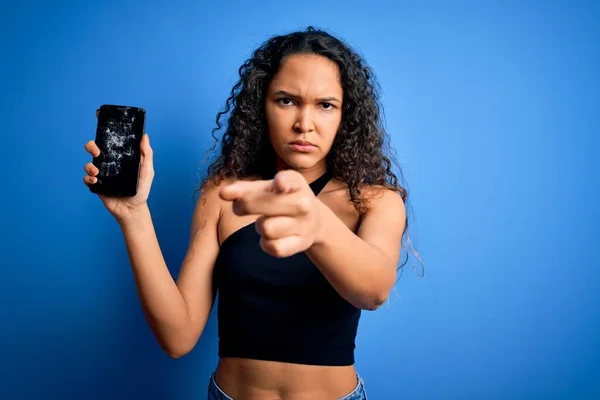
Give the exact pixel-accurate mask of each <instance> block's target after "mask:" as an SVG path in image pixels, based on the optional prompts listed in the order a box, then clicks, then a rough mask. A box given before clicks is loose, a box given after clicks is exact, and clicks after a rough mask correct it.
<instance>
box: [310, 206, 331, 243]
mask: <svg viewBox="0 0 600 400" xmlns="http://www.w3.org/2000/svg"><path fill="white" fill-rule="evenodd" d="M316 214H317V229H316V233H315V239H314V241H313V246H322V245H324V244H325V242H326V240H327V238H328V236H329V228H330V227H331V223H330V219H331V210H330V209H329V207H327V206H326V205H325V204H323V202H321V201H320V200H318V199H317V213H316Z"/></svg>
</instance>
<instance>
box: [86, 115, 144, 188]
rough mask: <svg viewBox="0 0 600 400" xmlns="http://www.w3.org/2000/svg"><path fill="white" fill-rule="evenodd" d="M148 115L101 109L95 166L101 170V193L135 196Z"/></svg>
mask: <svg viewBox="0 0 600 400" xmlns="http://www.w3.org/2000/svg"><path fill="white" fill-rule="evenodd" d="M144 118H145V112H144V111H143V110H142V109H139V108H136V107H127V106H102V107H101V108H100V113H99V116H98V127H97V132H96V144H97V145H98V147H99V148H100V152H101V154H100V156H99V157H96V158H95V159H94V164H95V165H96V166H97V167H98V169H99V170H100V172H99V174H98V183H99V185H98V186H99V187H102V188H101V189H98V191H99V192H102V193H105V194H113V195H134V194H135V191H136V189H137V178H138V170H139V162H140V148H139V146H140V140H141V137H142V134H143V130H144Z"/></svg>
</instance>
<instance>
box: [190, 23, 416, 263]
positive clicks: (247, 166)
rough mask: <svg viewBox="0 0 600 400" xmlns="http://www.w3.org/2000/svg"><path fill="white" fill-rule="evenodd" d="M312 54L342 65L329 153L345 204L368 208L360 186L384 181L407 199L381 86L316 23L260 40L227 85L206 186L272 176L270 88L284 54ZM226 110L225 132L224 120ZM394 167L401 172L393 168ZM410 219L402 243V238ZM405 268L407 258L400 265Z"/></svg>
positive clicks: (346, 47) (353, 53) (357, 57)
mask: <svg viewBox="0 0 600 400" xmlns="http://www.w3.org/2000/svg"><path fill="white" fill-rule="evenodd" d="M294 54H315V55H319V56H323V57H326V58H328V59H329V60H331V61H333V62H335V63H336V64H337V66H338V67H339V71H340V76H341V86H342V90H343V93H344V101H343V106H342V122H341V124H340V127H339V130H338V132H337V134H336V137H335V140H334V142H333V145H332V148H331V150H330V152H329V153H328V155H327V156H326V164H327V168H328V170H330V171H331V173H332V174H333V176H334V177H335V178H336V179H338V180H340V181H342V182H344V183H345V184H346V185H347V186H348V193H349V197H350V201H351V202H352V203H353V205H354V207H355V209H356V210H357V211H358V213H359V215H361V216H362V215H364V214H365V213H366V212H367V211H368V209H369V201H368V199H367V198H366V196H364V194H363V193H362V192H361V187H364V186H365V185H381V186H384V187H387V188H389V189H392V190H394V191H396V192H398V193H399V194H400V196H401V197H402V199H403V200H404V202H405V203H406V202H407V197H408V194H407V190H406V189H405V187H403V186H401V184H400V183H399V179H398V176H400V178H402V173H401V171H400V168H399V167H398V166H397V163H396V162H395V159H394V157H393V154H392V150H391V147H390V145H389V138H388V135H387V134H386V131H385V129H384V127H383V123H382V122H383V121H382V114H383V111H382V108H381V106H380V104H379V85H378V83H377V81H376V78H375V76H374V74H373V72H372V70H371V68H370V67H369V66H368V65H367V64H366V63H365V61H364V60H363V59H362V58H361V56H360V55H359V54H358V53H357V52H356V51H355V50H353V49H352V48H351V47H350V46H349V45H348V44H346V43H344V42H343V41H342V40H340V39H338V38H336V37H334V36H332V35H331V34H329V33H327V32H325V31H323V30H320V29H315V28H313V27H308V28H307V29H306V30H304V31H298V32H292V33H289V34H286V35H279V36H274V37H272V38H270V39H269V40H267V41H266V42H264V43H263V44H262V45H261V46H260V47H258V48H257V49H256V50H255V51H254V52H253V54H252V56H251V57H250V58H249V59H248V60H246V61H245V62H244V63H243V64H242V66H241V67H240V68H239V71H238V73H239V80H238V81H237V83H236V84H235V85H234V86H233V88H232V89H231V93H230V95H229V97H228V98H227V100H226V102H225V107H224V109H223V110H222V111H220V112H219V113H217V117H216V127H215V128H214V129H213V130H212V136H213V138H214V139H215V142H214V145H213V146H212V147H211V148H210V149H209V150H208V152H211V151H213V150H214V149H215V147H216V146H217V144H218V143H219V142H220V144H221V146H220V153H218V154H217V156H216V158H215V159H214V160H213V161H212V163H210V165H209V166H208V170H207V175H206V177H205V178H204V180H203V181H202V185H201V187H203V186H204V185H205V184H206V182H207V181H209V180H211V181H212V182H214V183H215V184H219V182H221V181H222V180H223V179H235V180H238V179H243V178H246V177H249V176H254V175H257V174H260V175H262V176H264V175H265V174H269V173H272V171H273V169H274V166H275V153H274V150H273V148H272V146H271V144H270V141H269V136H268V131H267V121H266V116H265V110H264V97H265V94H266V92H267V88H268V86H269V84H270V82H271V80H272V79H273V77H274V76H275V74H276V73H277V72H278V70H279V68H280V66H281V65H282V63H283V62H284V61H285V60H286V58H287V57H289V56H291V55H294ZM227 115H229V117H228V120H227V124H226V127H225V129H224V133H223V135H222V137H221V138H220V139H219V138H218V137H217V136H216V132H217V131H219V130H221V129H222V128H223V124H222V118H223V117H225V116H227ZM393 167H397V168H396V169H397V171H398V172H397V173H398V176H397V175H396V174H395V173H394V172H393V171H392V168H393ZM407 228H408V216H407V220H406V227H405V231H404V233H403V240H402V247H403V248H405V244H406V243H405V240H404V239H407V240H408V238H407ZM402 265H404V263H402Z"/></svg>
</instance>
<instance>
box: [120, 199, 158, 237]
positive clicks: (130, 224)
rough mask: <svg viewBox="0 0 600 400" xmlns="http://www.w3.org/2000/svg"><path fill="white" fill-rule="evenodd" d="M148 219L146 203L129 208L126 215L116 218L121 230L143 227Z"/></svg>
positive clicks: (149, 217) (149, 218)
mask: <svg viewBox="0 0 600 400" xmlns="http://www.w3.org/2000/svg"><path fill="white" fill-rule="evenodd" d="M148 220H151V216H150V208H149V207H148V204H147V203H144V204H143V205H140V206H139V207H136V208H135V209H132V210H130V211H129V212H128V213H127V215H125V216H123V217H121V218H119V219H117V222H118V224H119V226H120V227H121V229H122V230H124V231H125V230H135V229H137V228H138V227H143V226H144V225H145V224H146V223H147V221H148Z"/></svg>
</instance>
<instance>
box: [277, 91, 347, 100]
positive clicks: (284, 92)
mask: <svg viewBox="0 0 600 400" xmlns="http://www.w3.org/2000/svg"><path fill="white" fill-rule="evenodd" d="M280 95H283V96H286V97H289V98H291V99H300V96H298V95H295V94H292V93H290V92H286V91H285V90H278V91H276V92H275V93H273V96H280ZM317 100H318V101H321V102H326V103H329V102H334V101H335V102H338V103H341V100H340V99H338V98H337V97H334V96H329V97H321V98H319V99H317Z"/></svg>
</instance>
